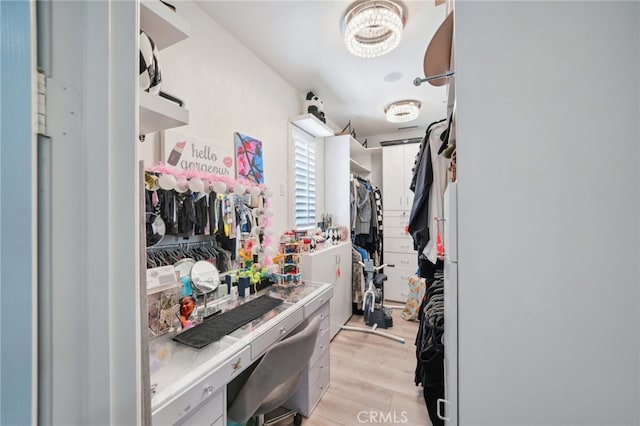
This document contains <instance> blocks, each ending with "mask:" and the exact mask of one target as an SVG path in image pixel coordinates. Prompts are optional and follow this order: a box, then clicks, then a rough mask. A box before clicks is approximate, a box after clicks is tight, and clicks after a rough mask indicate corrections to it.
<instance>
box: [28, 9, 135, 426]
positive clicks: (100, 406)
mask: <svg viewBox="0 0 640 426" xmlns="http://www.w3.org/2000/svg"><path fill="white" fill-rule="evenodd" d="M37 4H38V33H39V52H38V57H39V63H38V65H39V67H41V68H42V69H43V71H44V73H45V74H46V76H47V126H48V129H47V136H48V137H47V138H43V139H42V140H41V143H40V144H39V171H40V174H41V176H40V178H39V182H40V183H41V187H40V188H39V194H40V198H39V209H38V210H39V216H40V217H39V223H40V238H39V241H40V246H39V257H40V262H39V264H40V270H41V277H40V280H39V292H40V301H41V302H40V314H41V320H40V328H39V333H40V336H39V342H40V345H41V346H40V350H39V364H40V374H39V399H40V401H39V419H38V421H39V423H42V424H69V425H72V424H73V425H75V424H123V425H124V424H131V425H133V424H141V423H142V414H141V413H142V404H141V400H142V386H141V377H142V373H141V350H140V345H141V337H140V336H141V333H140V296H139V287H140V278H139V264H140V254H139V244H140V243H139V238H138V230H139V225H138V217H139V210H140V209H139V205H138V197H139V190H138V180H139V179H138V165H137V133H138V131H137V122H138V113H137V66H138V63H137V55H138V45H137V39H138V37H137V32H138V13H139V7H138V2H137V1H134V0H127V1H118V0H96V1H81V2H78V1H43V2H38V3H37Z"/></svg>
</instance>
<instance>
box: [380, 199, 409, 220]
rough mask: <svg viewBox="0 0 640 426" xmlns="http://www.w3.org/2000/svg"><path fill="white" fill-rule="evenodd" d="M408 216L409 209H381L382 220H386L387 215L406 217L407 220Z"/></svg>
mask: <svg viewBox="0 0 640 426" xmlns="http://www.w3.org/2000/svg"><path fill="white" fill-rule="evenodd" d="M383 201H384V200H383ZM410 216H411V211H410V210H382V220H383V221H385V220H387V218H388V217H406V218H407V220H409V217H410Z"/></svg>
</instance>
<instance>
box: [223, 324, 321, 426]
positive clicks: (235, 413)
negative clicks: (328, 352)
mask: <svg viewBox="0 0 640 426" xmlns="http://www.w3.org/2000/svg"><path fill="white" fill-rule="evenodd" d="M320 321H321V318H320V316H316V317H315V318H313V319H312V320H311V321H309V322H308V324H307V325H305V326H303V327H304V328H302V329H300V330H299V331H298V332H295V331H294V332H293V333H294V334H292V335H291V336H289V337H286V338H285V339H284V340H281V341H280V342H278V343H276V344H275V345H273V346H272V347H271V348H270V349H269V350H268V351H267V352H266V354H265V355H264V356H263V357H262V359H260V361H258V362H257V363H255V364H254V366H252V367H249V368H248V369H247V370H245V371H244V372H243V373H242V374H241V375H240V376H239V377H237V378H236V379H235V380H234V381H233V382H232V383H230V384H229V385H228V387H227V392H228V396H227V407H228V409H227V417H228V418H229V419H230V420H233V421H234V422H237V423H240V424H245V423H246V422H247V421H248V420H249V419H251V418H254V420H255V422H254V424H255V425H256V426H262V425H268V424H272V423H275V422H279V421H281V420H283V419H285V418H287V417H290V416H294V424H296V425H300V424H301V423H302V415H300V414H299V413H296V412H294V411H291V410H286V409H284V408H281V407H280V406H281V405H282V404H284V403H285V402H286V401H287V400H288V399H289V398H291V396H292V395H293V394H294V392H295V391H296V389H297V388H298V385H299V384H300V380H301V379H302V373H303V370H304V368H305V367H306V366H307V364H308V363H309V360H310V359H311V355H312V354H313V351H314V348H315V344H316V339H317V337H318V330H319V328H320ZM228 424H232V423H231V422H229V423H228Z"/></svg>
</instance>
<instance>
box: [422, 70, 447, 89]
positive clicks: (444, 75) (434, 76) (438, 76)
mask: <svg viewBox="0 0 640 426" xmlns="http://www.w3.org/2000/svg"><path fill="white" fill-rule="evenodd" d="M455 73H456V72H455V71H445V72H443V73H442V74H436V75H432V76H429V77H425V78H420V77H417V78H416V79H415V80H413V84H414V85H416V86H420V85H421V84H422V83H424V82H425V81H431V80H437V79H439V78H445V77H451V76H452V75H453V74H455Z"/></svg>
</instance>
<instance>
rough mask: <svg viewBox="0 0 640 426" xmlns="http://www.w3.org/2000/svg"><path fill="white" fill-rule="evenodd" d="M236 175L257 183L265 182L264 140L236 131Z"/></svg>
mask: <svg viewBox="0 0 640 426" xmlns="http://www.w3.org/2000/svg"><path fill="white" fill-rule="evenodd" d="M235 139H236V144H235V145H236V177H237V178H243V179H246V180H248V181H250V182H253V183H255V184H260V183H264V165H263V164H264V163H263V159H262V142H261V141H259V140H258V139H255V138H252V137H251V136H247V135H243V134H242V133H237V132H236V136H235Z"/></svg>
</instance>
